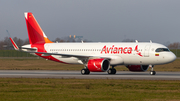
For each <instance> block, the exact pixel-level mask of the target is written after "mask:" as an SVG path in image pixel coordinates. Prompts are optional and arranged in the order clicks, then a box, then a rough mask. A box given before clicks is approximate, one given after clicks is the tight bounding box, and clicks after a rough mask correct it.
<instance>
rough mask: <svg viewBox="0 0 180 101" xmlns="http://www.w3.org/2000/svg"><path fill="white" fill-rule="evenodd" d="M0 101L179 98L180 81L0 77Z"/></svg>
mask: <svg viewBox="0 0 180 101" xmlns="http://www.w3.org/2000/svg"><path fill="white" fill-rule="evenodd" d="M0 100H1V101H150V100H151V101H179V100H180V81H159V80H158V81H154V80H108V79H106V80H99V79H98V80H94V79H90V80H85V79H32V78H14V79H12V78H0Z"/></svg>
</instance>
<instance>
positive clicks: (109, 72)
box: [107, 68, 116, 74]
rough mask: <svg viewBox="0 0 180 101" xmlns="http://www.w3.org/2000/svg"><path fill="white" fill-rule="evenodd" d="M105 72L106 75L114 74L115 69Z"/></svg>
mask: <svg viewBox="0 0 180 101" xmlns="http://www.w3.org/2000/svg"><path fill="white" fill-rule="evenodd" d="M107 72H108V74H116V69H112V68H110V69H109V70H108V71H107Z"/></svg>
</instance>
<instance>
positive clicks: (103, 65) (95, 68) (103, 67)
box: [87, 59, 110, 72]
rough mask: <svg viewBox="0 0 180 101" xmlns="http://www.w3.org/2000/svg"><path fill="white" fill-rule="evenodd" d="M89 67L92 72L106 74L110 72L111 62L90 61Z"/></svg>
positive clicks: (104, 60)
mask: <svg viewBox="0 0 180 101" xmlns="http://www.w3.org/2000/svg"><path fill="white" fill-rule="evenodd" d="M87 67H88V69H89V71H91V72H105V71H107V70H109V67H110V62H109V60H107V59H90V60H89V61H88V63H87Z"/></svg>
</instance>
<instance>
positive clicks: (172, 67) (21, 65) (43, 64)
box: [0, 59, 180, 71]
mask: <svg viewBox="0 0 180 101" xmlns="http://www.w3.org/2000/svg"><path fill="white" fill-rule="evenodd" d="M82 68H83V65H72V64H62V63H58V62H54V61H50V60H45V59H0V70H78V71H80V70H81V69H82ZM115 68H116V69H117V70H118V71H129V70H128V69H127V68H126V67H125V66H117V67H115ZM149 70H150V69H149ZM154 70H155V71H180V59H176V60H175V61H174V62H172V63H169V64H165V65H155V67H154Z"/></svg>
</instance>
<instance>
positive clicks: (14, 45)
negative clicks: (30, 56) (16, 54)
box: [9, 37, 19, 50]
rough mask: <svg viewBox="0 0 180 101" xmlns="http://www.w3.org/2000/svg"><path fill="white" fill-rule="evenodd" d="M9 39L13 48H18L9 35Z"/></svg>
mask: <svg viewBox="0 0 180 101" xmlns="http://www.w3.org/2000/svg"><path fill="white" fill-rule="evenodd" d="M9 39H10V40H11V43H12V45H13V47H14V49H15V50H19V47H18V46H17V45H16V43H15V42H14V40H13V39H12V38H11V37H9Z"/></svg>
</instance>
